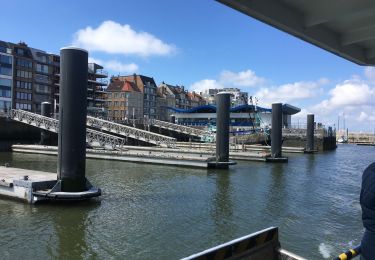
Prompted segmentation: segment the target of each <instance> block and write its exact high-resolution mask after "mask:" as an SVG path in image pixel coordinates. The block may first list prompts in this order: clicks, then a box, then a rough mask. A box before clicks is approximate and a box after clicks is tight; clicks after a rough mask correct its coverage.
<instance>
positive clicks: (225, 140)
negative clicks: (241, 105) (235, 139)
mask: <svg viewBox="0 0 375 260" xmlns="http://www.w3.org/2000/svg"><path fill="white" fill-rule="evenodd" d="M230 95H231V94H230V93H228V92H221V93H218V94H217V95H216V162H229V116H230V111H229V110H230ZM226 168H228V165H226Z"/></svg>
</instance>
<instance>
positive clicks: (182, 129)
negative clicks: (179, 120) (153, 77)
mask: <svg viewBox="0 0 375 260" xmlns="http://www.w3.org/2000/svg"><path fill="white" fill-rule="evenodd" d="M145 123H146V124H149V125H153V126H156V127H159V128H164V129H168V130H172V131H176V132H179V133H184V134H188V135H192V136H198V137H201V136H203V135H205V134H207V132H206V131H204V130H201V129H196V128H194V127H189V126H184V125H178V124H173V123H170V122H166V121H161V120H157V119H148V120H146V122H145Z"/></svg>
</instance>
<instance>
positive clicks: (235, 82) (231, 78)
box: [190, 70, 266, 92]
mask: <svg viewBox="0 0 375 260" xmlns="http://www.w3.org/2000/svg"><path fill="white" fill-rule="evenodd" d="M264 82H266V80H265V79H264V78H261V77H259V76H257V75H256V74H255V72H254V71H252V70H245V71H240V72H232V71H229V70H223V71H222V72H221V73H220V75H219V77H218V79H203V80H200V81H197V82H195V83H193V84H192V85H191V86H190V89H191V90H194V91H197V92H200V91H203V90H206V89H209V88H233V87H234V88H240V89H243V90H244V91H245V89H244V88H251V87H255V86H258V85H259V84H263V83H264Z"/></svg>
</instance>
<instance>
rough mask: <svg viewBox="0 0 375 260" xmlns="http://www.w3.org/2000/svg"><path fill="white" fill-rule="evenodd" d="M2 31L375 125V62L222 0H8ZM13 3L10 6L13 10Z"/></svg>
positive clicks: (328, 117)
mask: <svg viewBox="0 0 375 260" xmlns="http://www.w3.org/2000/svg"><path fill="white" fill-rule="evenodd" d="M0 3H1V8H2V15H1V16H0V23H1V26H0V40H3V41H9V42H15V43H17V42H19V41H24V42H26V43H27V44H28V45H29V46H30V47H33V48H37V49H41V50H45V51H47V52H50V53H55V54H58V53H59V50H60V48H62V47H65V46H71V45H74V46H78V47H81V48H85V49H87V50H88V51H89V57H90V58H89V59H90V61H93V62H97V63H99V64H101V65H103V66H104V67H105V70H107V71H108V72H109V75H129V74H133V73H137V74H142V75H146V76H150V77H153V78H154V80H155V82H156V83H157V84H159V83H161V82H163V81H164V82H166V83H168V84H172V85H175V84H178V85H184V86H185V87H186V88H187V89H189V90H192V91H193V90H195V91H202V90H203V89H206V88H222V87H237V88H240V89H241V90H242V91H246V92H249V94H250V95H251V96H253V97H257V99H258V100H259V105H260V106H264V107H270V105H271V104H272V103H274V102H282V103H289V104H291V105H294V106H297V107H300V108H301V109H302V110H301V112H300V113H299V114H297V115H295V116H292V123H295V124H297V122H299V123H300V124H302V123H303V122H306V114H307V113H314V114H315V121H317V122H322V123H323V124H325V125H327V126H328V125H330V126H335V127H337V124H338V119H339V118H340V128H342V127H343V121H344V120H343V118H344V117H345V122H346V127H348V128H349V131H353V132H354V131H355V132H360V131H362V132H374V129H375V109H374V108H375V68H373V67H362V66H359V65H356V64H354V63H352V62H349V61H347V60H345V59H343V58H340V57H337V56H335V55H333V54H331V53H329V52H327V51H325V50H322V49H320V48H318V47H315V46H313V45H311V44H309V43H306V42H304V41H302V40H300V39H297V38H295V37H293V36H291V35H288V34H286V33H284V32H281V31H279V30H277V29H275V28H273V27H271V26H269V25H266V24H263V23H261V22H259V21H257V20H255V19H253V18H250V17H248V16H246V15H244V14H242V13H239V12H238V11H236V10H233V9H231V8H229V7H227V6H225V5H222V4H220V3H218V2H216V1H213V0H189V1H186V0H158V1H154V0H137V1H129V0H123V1H115V0H107V1H97V0H90V1H86V0H75V1H73V0H65V1H59V0H56V1H50V0H34V1H26V0H24V1H21V0H12V1H5V0H0ZM6 10H9V11H6Z"/></svg>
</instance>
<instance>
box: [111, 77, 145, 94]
mask: <svg viewBox="0 0 375 260" xmlns="http://www.w3.org/2000/svg"><path fill="white" fill-rule="evenodd" d="M107 92H141V91H140V90H139V88H138V87H137V86H136V85H135V84H134V82H131V81H127V80H125V81H123V80H118V79H114V80H111V83H110V84H109V85H108V87H107Z"/></svg>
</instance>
